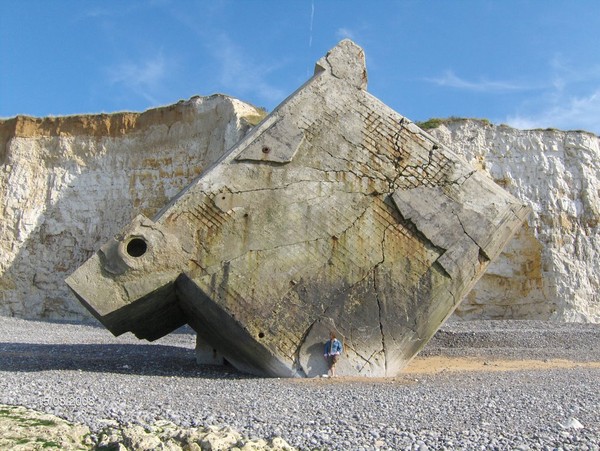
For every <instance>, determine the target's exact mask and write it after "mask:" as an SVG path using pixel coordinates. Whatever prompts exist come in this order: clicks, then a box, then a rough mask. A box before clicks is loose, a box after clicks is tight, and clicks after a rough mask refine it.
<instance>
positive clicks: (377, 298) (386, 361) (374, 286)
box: [371, 268, 388, 376]
mask: <svg viewBox="0 0 600 451" xmlns="http://www.w3.org/2000/svg"><path fill="white" fill-rule="evenodd" d="M376 269H377V268H373V288H374V291H375V301H376V302H377V308H378V316H379V332H380V333H381V350H382V352H383V364H384V369H385V375H386V376H387V372H388V360H387V349H386V347H385V333H384V330H383V308H382V305H381V300H380V299H379V291H378V290H377V277H376ZM371 357H372V356H371Z"/></svg>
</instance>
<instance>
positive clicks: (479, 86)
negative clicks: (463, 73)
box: [426, 70, 530, 92]
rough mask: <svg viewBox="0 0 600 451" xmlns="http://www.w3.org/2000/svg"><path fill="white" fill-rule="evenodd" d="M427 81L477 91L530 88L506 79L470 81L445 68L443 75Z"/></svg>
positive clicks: (504, 90)
mask: <svg viewBox="0 0 600 451" xmlns="http://www.w3.org/2000/svg"><path fill="white" fill-rule="evenodd" d="M426 80H427V81H429V82H431V83H434V84H436V85H438V86H448V87H450V88H458V89H464V90H467V91H479V92H506V91H520V90H526V89H530V88H529V87H527V86H523V85H520V84H518V83H513V82H507V81H494V80H479V81H470V80H466V79H464V78H460V77H458V76H457V75H456V74H454V72H453V71H451V70H447V71H446V72H444V75H442V76H441V77H437V78H428V79H426Z"/></svg>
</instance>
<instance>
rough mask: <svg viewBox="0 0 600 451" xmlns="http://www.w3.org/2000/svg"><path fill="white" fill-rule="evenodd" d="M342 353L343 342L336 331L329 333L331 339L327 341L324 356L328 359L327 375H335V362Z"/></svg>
mask: <svg viewBox="0 0 600 451" xmlns="http://www.w3.org/2000/svg"><path fill="white" fill-rule="evenodd" d="M341 355H342V343H340V341H339V340H338V339H337V338H336V336H335V332H333V331H332V332H330V333H329V340H328V341H327V343H325V353H324V354H323V357H324V358H325V360H326V361H327V367H328V372H327V375H328V376H331V377H335V364H336V363H337V362H338V360H339V359H340V356H341Z"/></svg>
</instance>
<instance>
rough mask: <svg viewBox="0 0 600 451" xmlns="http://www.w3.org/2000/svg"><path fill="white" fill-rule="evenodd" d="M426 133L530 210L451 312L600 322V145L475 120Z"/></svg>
mask: <svg viewBox="0 0 600 451" xmlns="http://www.w3.org/2000/svg"><path fill="white" fill-rule="evenodd" d="M429 133H431V134H432V135H433V136H435V137H436V138H437V139H438V140H440V141H441V142H442V143H444V144H446V145H447V146H449V147H450V148H451V149H454V150H455V151H456V152H460V153H462V154H463V155H464V156H465V157H466V158H467V160H468V161H470V162H471V164H472V165H473V166H475V167H476V168H478V169H481V170H483V171H486V172H487V173H488V174H490V176H491V177H492V178H493V179H494V180H495V181H496V183H498V184H500V185H501V186H503V187H504V188H505V189H506V190H508V191H509V192H510V193H512V194H513V195H514V196H515V197H517V198H518V199H521V200H523V201H524V202H526V203H528V204H529V205H530V206H531V207H532V209H533V213H532V215H531V216H530V218H529V221H528V225H526V226H525V227H524V228H522V229H521V231H520V232H518V234H517V236H516V237H515V238H514V239H513V240H512V241H511V242H510V243H509V244H508V246H507V247H506V248H505V250H504V252H503V254H502V255H501V256H500V258H499V259H498V260H497V261H495V262H494V263H492V264H491V265H490V266H489V268H488V271H487V272H486V274H485V275H484V276H483V277H482V278H481V279H480V280H479V282H478V284H477V285H476V286H475V288H474V289H473V290H472V291H471V293H470V294H469V295H468V296H467V298H466V299H465V300H464V301H463V303H462V304H461V306H460V307H459V309H458V310H457V312H456V313H457V314H458V315H459V316H461V317H463V318H481V317H483V318H528V319H529V318H536V319H555V320H561V321H592V322H596V323H597V322H600V294H599V292H600V290H599V288H600V264H599V261H600V230H599V228H598V222H599V219H600V138H599V137H597V136H595V135H593V134H590V133H586V132H563V131H556V130H515V129H513V128H510V127H507V126H493V125H490V124H489V123H487V122H485V121H474V120H451V121H443V124H442V125H441V126H439V127H438V128H435V129H433V130H429Z"/></svg>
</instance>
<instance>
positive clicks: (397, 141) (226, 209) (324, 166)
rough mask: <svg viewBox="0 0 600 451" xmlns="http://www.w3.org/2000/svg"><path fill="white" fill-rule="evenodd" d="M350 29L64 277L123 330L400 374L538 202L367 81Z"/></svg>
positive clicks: (311, 370)
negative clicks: (218, 155)
mask: <svg viewBox="0 0 600 451" xmlns="http://www.w3.org/2000/svg"><path fill="white" fill-rule="evenodd" d="M366 84H367V73H366V67H365V57H364V52H363V50H362V49H361V48H360V47H359V46H357V45H356V44H354V43H353V42H352V41H350V40H344V41H342V42H340V43H339V44H338V45H337V46H336V47H334V48H333V49H332V50H330V51H329V52H328V53H327V55H325V56H324V57H323V58H321V59H320V60H319V61H318V62H317V65H316V68H315V74H314V76H313V77H312V78H311V79H310V80H309V81H308V82H307V83H305V84H304V85H302V87H301V88H300V89H298V90H297V91H296V92H294V94H293V95H291V96H290V97H288V98H287V99H286V100H285V101H284V102H283V103H282V104H280V105H279V106H278V107H277V108H276V109H275V110H274V111H273V112H272V113H270V114H269V115H268V116H267V117H266V118H265V119H264V120H263V121H262V122H261V123H260V124H259V125H258V126H257V127H256V128H254V129H253V130H252V131H251V132H250V133H249V134H248V135H247V136H246V137H245V138H244V139H242V140H240V142H239V143H237V144H236V145H235V146H234V147H233V148H232V149H231V150H230V151H229V152H227V154H226V155H225V156H224V157H223V158H222V159H221V160H220V161H219V162H218V164H216V165H214V166H213V167H212V168H211V169H210V170H208V171H205V172H204V173H203V174H202V175H201V176H200V177H199V178H198V179H196V180H195V181H194V182H192V183H191V184H190V185H189V186H188V187H186V189H185V190H184V191H182V192H181V193H180V194H179V195H178V196H176V197H175V198H174V199H173V200H172V201H171V202H169V203H168V204H167V205H166V206H165V207H164V208H163V209H161V210H160V212H159V213H157V214H156V215H155V216H154V218H152V220H150V219H149V218H146V217H144V216H142V215H140V216H138V217H136V218H135V219H134V220H133V221H132V222H131V223H129V224H128V225H126V226H125V227H124V228H123V229H121V231H120V232H119V233H118V234H117V235H116V236H115V237H114V238H113V239H111V240H108V241H107V242H106V243H105V244H104V245H103V246H102V247H101V248H100V250H99V251H98V252H97V253H96V254H94V255H93V256H92V257H90V259H89V260H87V261H86V262H85V263H84V264H83V265H82V266H80V267H79V268H78V269H77V271H75V273H73V274H72V275H71V276H69V278H68V279H67V280H66V281H67V283H68V284H69V286H70V287H71V288H72V289H73V291H74V292H75V293H77V296H78V298H79V299H80V301H81V302H82V303H83V304H84V305H86V306H87V307H88V308H89V309H90V311H92V312H93V314H94V316H96V317H97V318H98V319H99V320H100V321H101V322H102V324H104V325H105V326H106V327H107V328H108V329H109V330H111V332H113V333H114V334H115V335H120V334H122V333H124V332H127V331H131V332H133V333H134V334H135V335H136V336H137V337H138V338H144V339H149V340H154V339H157V338H160V337H162V336H163V335H165V334H167V333H169V332H171V331H173V330H175V329H176V328H178V327H180V326H181V325H183V324H186V323H187V324H189V325H190V326H191V327H193V328H194V330H196V332H197V333H198V335H199V336H200V337H201V338H202V339H203V340H205V342H206V343H207V344H209V345H210V346H212V347H213V348H214V349H216V350H217V351H218V353H220V354H221V355H222V356H223V357H224V358H226V359H227V361H228V362H230V363H232V364H233V365H234V366H235V367H236V368H238V369H240V370H243V371H247V372H251V373H254V374H259V375H270V376H278V377H286V376H287V377H290V376H296V377H297V376H300V377H305V376H309V377H312V376H315V375H319V374H323V372H324V370H325V368H324V367H323V366H324V365H323V340H324V339H325V338H326V337H327V336H328V331H329V330H336V331H337V332H338V335H339V336H342V337H344V338H345V352H344V359H342V361H341V362H340V364H339V373H340V374H345V375H363V376H372V377H379V376H386V377H390V376H395V375H397V374H398V373H399V372H400V371H401V370H402V368H403V367H404V366H405V365H406V364H407V363H408V361H409V360H410V359H411V358H412V357H413V356H414V355H415V354H416V353H417V352H418V351H419V350H420V349H421V348H422V347H423V346H425V344H426V343H427V341H428V340H429V339H430V338H431V336H433V334H434V333H435V332H436V331H437V329H438V328H439V327H440V326H441V325H442V324H443V323H444V321H445V320H446V319H447V318H448V317H449V316H450V315H451V314H452V312H453V311H454V309H455V308H456V306H457V305H458V304H459V303H460V301H461V300H462V299H463V298H464V297H465V295H466V294H467V293H468V292H469V291H470V289H471V288H472V287H473V286H474V284H475V283H476V282H477V280H478V279H479V278H480V277H481V275H482V274H483V273H484V272H485V270H486V268H487V266H488V265H489V263H490V262H491V261H493V260H494V259H495V258H496V257H497V256H498V255H499V254H500V252H501V251H502V249H503V248H504V246H505V245H506V244H507V242H508V241H509V240H510V239H511V238H512V236H513V235H514V232H515V231H516V230H518V229H519V228H521V226H522V224H523V222H524V221H526V219H527V216H528V214H529V210H530V209H529V207H528V206H527V205H525V204H524V203H523V202H522V201H520V200H518V199H516V198H515V197H514V196H511V195H510V194H509V193H508V192H507V191H505V190H504V189H502V188H501V187H499V186H498V185H497V184H496V183H494V181H493V180H492V179H491V178H490V177H489V176H488V175H487V174H485V173H484V172H482V171H477V170H475V169H474V168H473V167H472V166H471V165H469V164H468V163H467V162H466V161H465V160H464V159H462V158H460V157H459V156H458V155H457V154H455V153H453V152H452V151H450V150H449V149H448V148H447V147H444V146H443V145H441V144H440V143H439V142H438V141H436V140H434V139H433V138H432V137H431V136H430V135H428V134H426V133H425V132H423V131H422V130H421V129H419V128H418V127H417V126H416V125H415V124H413V123H412V122H411V121H410V120H408V119H407V118H405V117H403V116H401V115H400V114H399V113H397V112H395V111H393V110H392V109H391V108H389V107H388V106H386V105H385V104H384V103H382V102H381V101H379V100H378V99H376V98H375V97H373V96H372V95H370V94H369V93H368V92H367V91H366Z"/></svg>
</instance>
